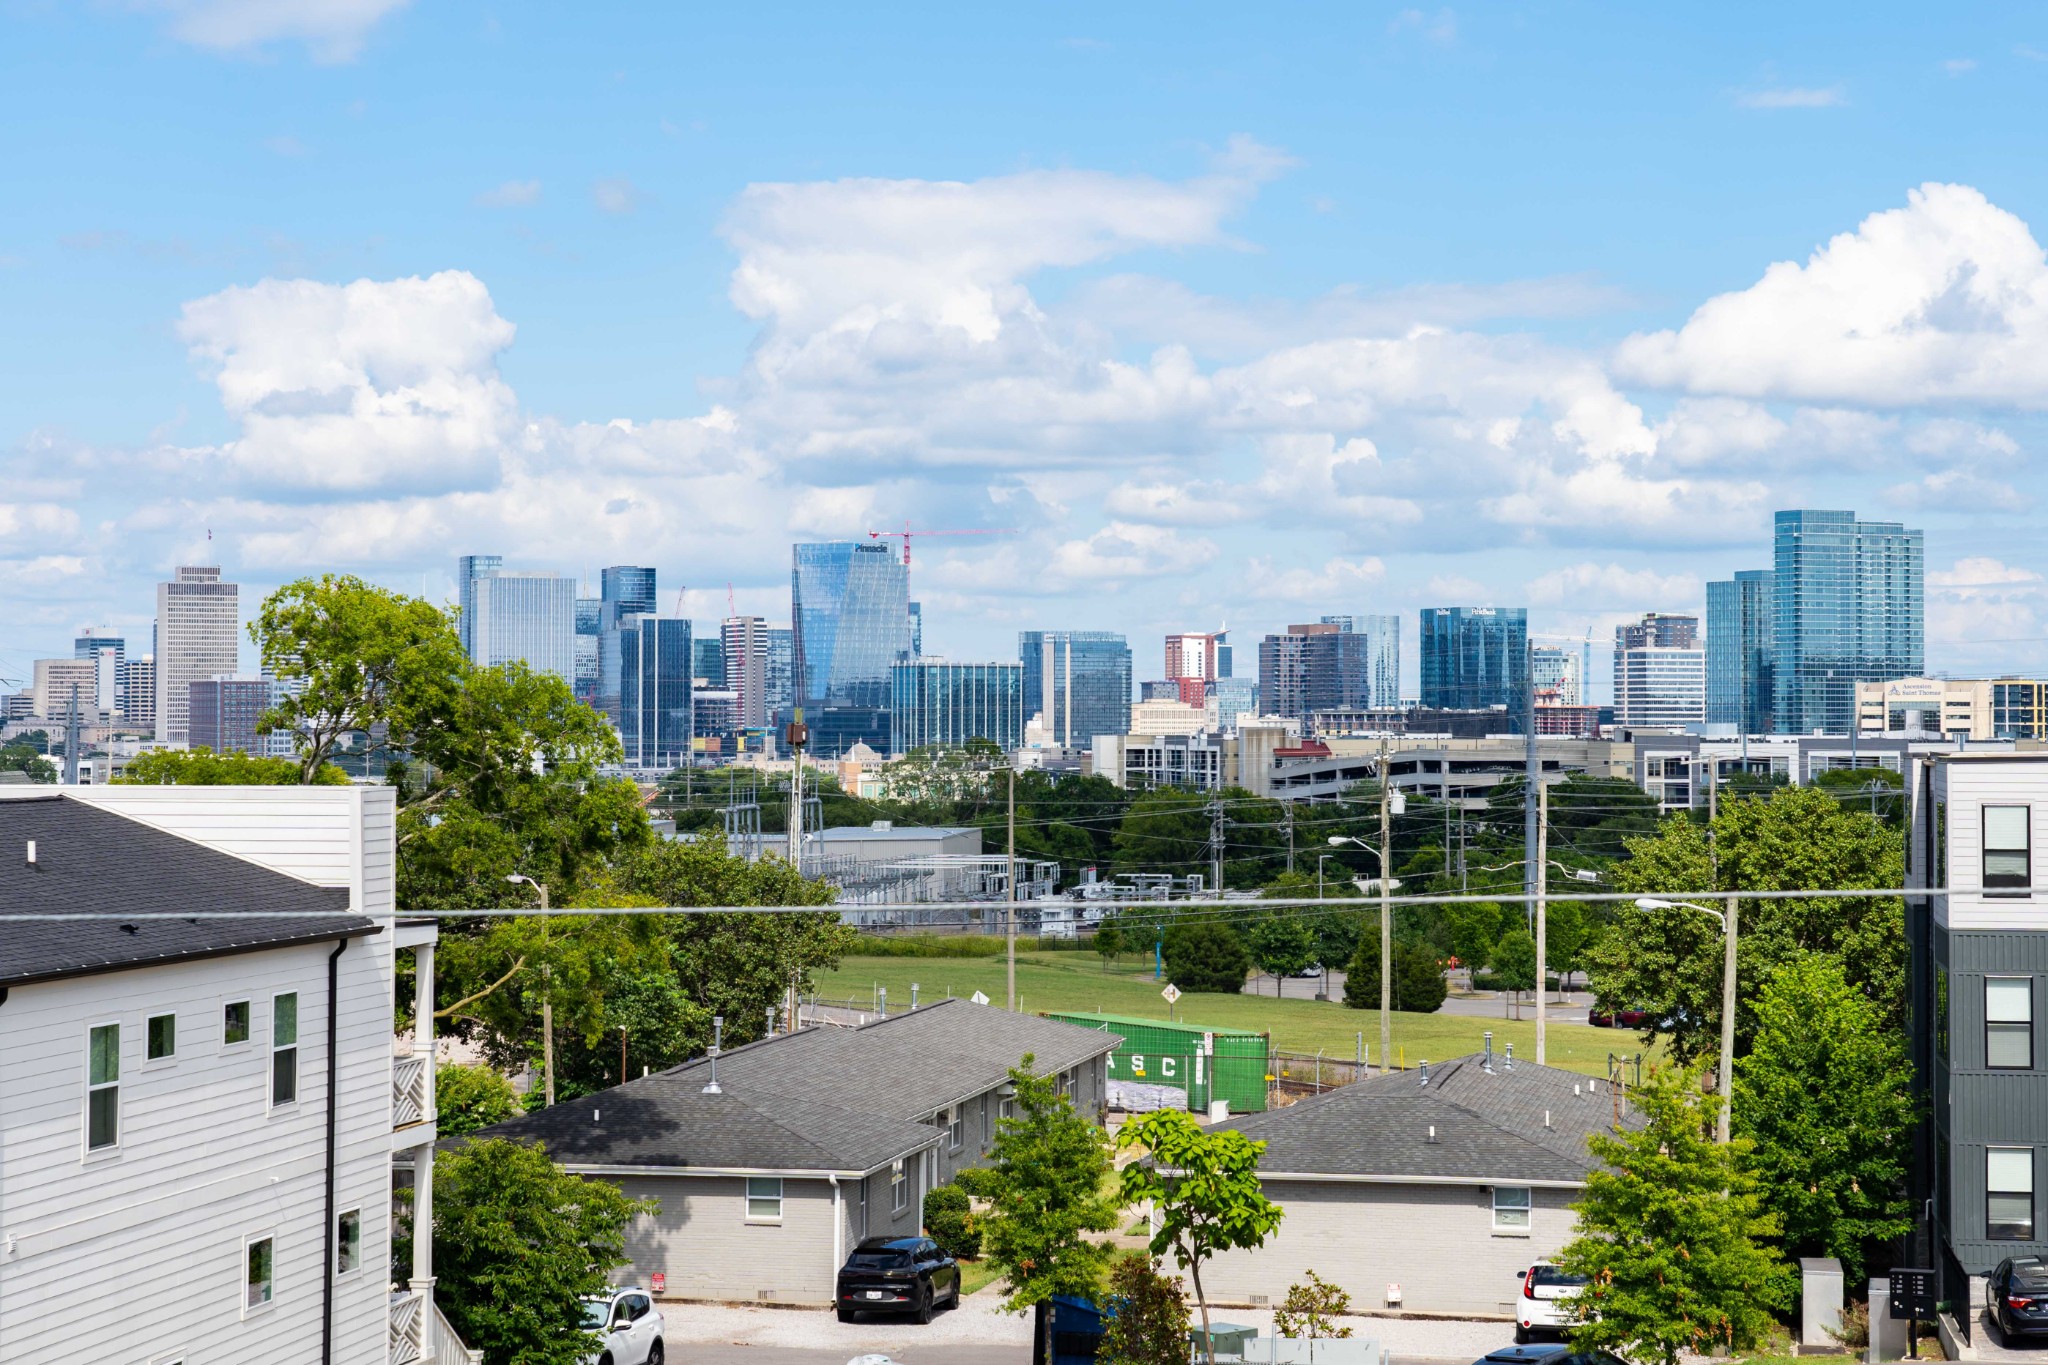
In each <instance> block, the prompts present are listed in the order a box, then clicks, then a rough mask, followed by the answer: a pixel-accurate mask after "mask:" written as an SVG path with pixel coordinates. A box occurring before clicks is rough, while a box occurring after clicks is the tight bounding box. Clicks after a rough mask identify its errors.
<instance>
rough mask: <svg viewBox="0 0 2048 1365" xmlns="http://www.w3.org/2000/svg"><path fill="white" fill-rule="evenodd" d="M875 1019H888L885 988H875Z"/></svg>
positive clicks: (887, 993)
mask: <svg viewBox="0 0 2048 1365" xmlns="http://www.w3.org/2000/svg"><path fill="white" fill-rule="evenodd" d="M875 1017H876V1018H877V1019H887V1018H888V1017H889V988H888V987H887V986H877V987H875Z"/></svg>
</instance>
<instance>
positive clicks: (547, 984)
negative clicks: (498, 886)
mask: <svg viewBox="0 0 2048 1365" xmlns="http://www.w3.org/2000/svg"><path fill="white" fill-rule="evenodd" d="M505 880H506V881H508V882H511V883H512V884H513V885H515V886H518V885H521V884H524V885H526V886H530V887H532V888H533V889H534V890H535V891H538V892H539V893H540V914H541V926H540V936H541V942H542V943H543V944H545V943H546V942H547V936H548V926H547V914H548V886H547V883H546V882H537V881H535V880H534V879H533V878H531V877H529V876H526V875H525V874H524V873H520V872H514V873H512V874H510V875H509V876H507V877H506V878H505ZM540 979H541V988H540V1055H541V1067H542V1072H543V1076H544V1077H545V1080H546V1086H545V1088H544V1089H543V1090H542V1092H541V1093H542V1095H543V1097H544V1098H545V1099H546V1100H547V1102H548V1104H549V1105H550V1106H552V1105H553V1104H554V1102H555V991H554V974H553V972H552V971H550V969H549V964H548V963H547V961H546V960H545V959H543V960H542V962H541V964H540Z"/></svg>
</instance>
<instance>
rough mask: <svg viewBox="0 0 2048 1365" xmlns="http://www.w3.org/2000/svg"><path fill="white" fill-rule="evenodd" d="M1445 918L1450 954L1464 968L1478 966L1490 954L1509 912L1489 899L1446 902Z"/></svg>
mask: <svg viewBox="0 0 2048 1365" xmlns="http://www.w3.org/2000/svg"><path fill="white" fill-rule="evenodd" d="M1443 910H1444V914H1443V917H1444V921H1445V923H1446V924H1448V925H1449V927H1450V932H1451V956H1453V957H1455V958H1457V959H1458V961H1459V963H1461V964H1462V965H1464V966H1466V967H1478V966H1481V965H1482V964H1484V963H1485V961H1486V960H1487V958H1488V957H1490V956H1492V954H1493V945H1494V944H1496V943H1498V942H1500V936H1501V935H1502V934H1504V933H1506V932H1507V931H1508V928H1509V921H1510V920H1511V919H1512V918H1513V915H1512V912H1510V911H1506V910H1503V909H1501V907H1500V906H1498V905H1496V904H1494V903H1493V902H1492V901H1468V902H1466V903H1464V904H1462V905H1446V906H1445V907H1444V908H1443Z"/></svg>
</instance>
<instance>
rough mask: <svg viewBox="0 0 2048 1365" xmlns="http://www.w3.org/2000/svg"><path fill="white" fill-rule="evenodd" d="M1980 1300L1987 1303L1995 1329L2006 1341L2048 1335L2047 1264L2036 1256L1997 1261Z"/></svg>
mask: <svg viewBox="0 0 2048 1365" xmlns="http://www.w3.org/2000/svg"><path fill="white" fill-rule="evenodd" d="M1984 1297H1985V1298H1987V1299H1989V1300H1990V1301H1991V1313H1992V1316H1993V1317H1994V1318H1995V1319H1997V1322H1998V1330H1999V1332H2000V1333H2001V1334H2002V1335H2003V1336H2005V1337H2006V1338H2007V1339H2008V1340H2010V1339H2011V1338H2013V1337H2038V1336H2048V1265H2043V1264H2042V1263H2041V1258H2040V1257H2038V1256H2017V1257H2014V1258H2012V1259H2010V1260H2004V1261H2000V1262H1999V1263H1998V1269H1996V1270H1994V1271H1992V1272H1991V1283H1990V1284H1988V1285H1986V1286H1985V1294H1984Z"/></svg>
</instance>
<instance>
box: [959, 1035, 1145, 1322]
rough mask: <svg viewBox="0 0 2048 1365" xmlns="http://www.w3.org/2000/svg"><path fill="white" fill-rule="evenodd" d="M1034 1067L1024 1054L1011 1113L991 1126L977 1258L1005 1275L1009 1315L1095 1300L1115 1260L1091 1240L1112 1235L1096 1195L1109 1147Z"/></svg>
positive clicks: (1104, 1201) (1104, 1179) (1112, 1216)
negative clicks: (985, 1209) (1062, 1298)
mask: <svg viewBox="0 0 2048 1365" xmlns="http://www.w3.org/2000/svg"><path fill="white" fill-rule="evenodd" d="M1033 1061H1034V1058H1032V1057H1031V1056H1030V1055H1028V1054H1027V1055H1026V1056H1025V1058H1024V1062H1023V1065H1022V1066H1018V1067H1014V1068H1012V1069H1011V1071H1010V1084H1011V1085H1012V1086H1013V1087H1014V1088H1015V1089H1016V1092H1017V1094H1016V1099H1015V1101H1014V1104H1015V1107H1016V1113H1015V1115H1014V1116H1013V1117H1010V1118H1006V1119H1004V1120H1003V1121H1002V1122H1001V1123H1000V1124H998V1125H997V1128H996V1142H995V1151H994V1154H993V1157H994V1159H993V1162H992V1164H991V1166H990V1169H991V1170H992V1171H993V1172H994V1174H993V1175H992V1176H991V1177H989V1178H988V1181H987V1187H986V1194H987V1197H988V1199H989V1203H990V1209H991V1211H990V1213H989V1215H988V1217H987V1218H985V1219H983V1220H982V1225H981V1226H982V1252H983V1255H984V1256H985V1257H986V1258H987V1260H988V1261H989V1263H990V1264H991V1265H993V1266H994V1267H995V1268H996V1269H997V1270H999V1271H1000V1272H1001V1273H1002V1276H1003V1287H1004V1288H1005V1289H1006V1290H1007V1291H1009V1293H1008V1297H1007V1298H1006V1299H1005V1300H1004V1304H1003V1306H1004V1307H1005V1308H1007V1309H1009V1310H1010V1311H1011V1312H1013V1313H1014V1312H1019V1311H1021V1310H1023V1309H1026V1308H1029V1307H1031V1306H1033V1305H1034V1304H1039V1303H1045V1302H1047V1301H1049V1300H1050V1299H1051V1298H1052V1297H1053V1296H1054V1295H1056V1294H1072V1295H1077V1296H1079V1297H1083V1298H1093V1297H1094V1296H1095V1294H1096V1293H1097V1291H1098V1289H1099V1287H1100V1285H1101V1283H1102V1272H1103V1270H1104V1269H1105V1268H1106V1267H1107V1266H1108V1264H1109V1261H1110V1259H1111V1257H1112V1256H1113V1255H1114V1254H1115V1253H1114V1251H1113V1249H1112V1247H1111V1245H1110V1243H1109V1242H1108V1241H1106V1240H1101V1241H1097V1240H1090V1237H1089V1234H1091V1233H1101V1232H1109V1231H1111V1230H1112V1229H1114V1228H1115V1227H1116V1221H1117V1220H1116V1215H1117V1204H1116V1201H1115V1200H1113V1199H1111V1198H1109V1197H1108V1196H1107V1195H1106V1194H1104V1192H1103V1191H1104V1189H1105V1187H1106V1186H1107V1184H1108V1181H1109V1175H1110V1152H1109V1139H1108V1138H1107V1137H1105V1136H1104V1135H1103V1132H1102V1130H1101V1129H1100V1128H1098V1127H1096V1126H1095V1123H1094V1121H1093V1120H1092V1119H1089V1118H1088V1117H1086V1116H1084V1115H1082V1114H1079V1113H1076V1112H1075V1110H1074V1106H1073V1103H1072V1102H1071V1101H1070V1100H1069V1099H1068V1098H1067V1097H1066V1096H1065V1095H1062V1094H1060V1093H1059V1088H1058V1084H1057V1082H1056V1080H1055V1078H1054V1077H1053V1076H1052V1075H1051V1074H1046V1075H1040V1074H1038V1073H1037V1072H1035V1071H1033V1070H1032V1062H1033Z"/></svg>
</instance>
